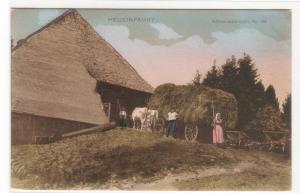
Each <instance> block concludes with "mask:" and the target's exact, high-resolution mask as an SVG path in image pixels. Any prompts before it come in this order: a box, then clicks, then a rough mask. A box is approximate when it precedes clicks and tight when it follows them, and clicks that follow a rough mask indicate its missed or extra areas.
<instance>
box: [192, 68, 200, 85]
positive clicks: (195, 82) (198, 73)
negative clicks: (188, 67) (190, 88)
mask: <svg viewBox="0 0 300 193" xmlns="http://www.w3.org/2000/svg"><path fill="white" fill-rule="evenodd" d="M192 82H193V85H195V86H200V85H201V74H200V72H199V70H197V71H196V74H195V76H194V79H193V81H192Z"/></svg>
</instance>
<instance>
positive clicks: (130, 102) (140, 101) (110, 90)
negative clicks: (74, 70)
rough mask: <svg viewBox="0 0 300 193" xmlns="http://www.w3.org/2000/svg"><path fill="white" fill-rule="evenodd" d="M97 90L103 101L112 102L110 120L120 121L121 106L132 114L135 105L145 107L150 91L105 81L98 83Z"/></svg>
mask: <svg viewBox="0 0 300 193" xmlns="http://www.w3.org/2000/svg"><path fill="white" fill-rule="evenodd" d="M96 90H97V92H98V93H99V94H100V96H101V99H102V102H103V103H111V113H110V115H111V116H110V121H118V118H119V111H120V107H124V108H125V110H126V112H127V114H128V115H131V113H132V111H133V110H134V108H135V107H145V106H146V105H147V102H148V100H149V98H150V96H151V94H150V93H145V92H140V91H136V90H132V89H127V88H124V87H121V86H116V85H112V84H108V83H104V82H98V83H97V88H96Z"/></svg>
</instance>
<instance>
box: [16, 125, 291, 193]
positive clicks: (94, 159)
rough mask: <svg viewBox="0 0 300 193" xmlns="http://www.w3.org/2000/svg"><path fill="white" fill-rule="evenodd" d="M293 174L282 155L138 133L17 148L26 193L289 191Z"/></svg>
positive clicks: (19, 184)
mask: <svg viewBox="0 0 300 193" xmlns="http://www.w3.org/2000/svg"><path fill="white" fill-rule="evenodd" d="M274 160H275V161H274ZM258 166H260V167H258ZM253 168H258V170H257V171H256V170H253ZM289 168H290V163H289V161H288V160H286V159H285V158H283V156H282V155H279V154H276V155H275V154H270V153H264V152H247V151H243V150H234V149H221V148H217V147H215V146H213V145H211V144H199V143H189V142H185V141H182V140H176V139H171V138H165V137H162V136H160V135H158V134H152V133H145V132H140V131H135V130H132V129H124V130H121V129H114V130H110V131H107V132H104V133H94V134H89V135H83V136H78V137H74V138H70V139H65V140H62V141H59V142H56V143H53V144H46V145H21V146H13V147H12V187H14V188H22V189H159V190H161V189H171V190H211V189H222V190H227V189H237V190H239V189H247V188H251V187H252V186H253V185H255V184H256V185H258V187H260V189H269V188H270V189H272V190H273V189H274V190H279V189H280V190H281V189H284V190H286V189H289V186H290V173H289V172H290V171H289ZM208 174H209V175H208ZM273 176H275V177H273ZM234 179H236V180H234ZM253 182H257V183H254V184H253Z"/></svg>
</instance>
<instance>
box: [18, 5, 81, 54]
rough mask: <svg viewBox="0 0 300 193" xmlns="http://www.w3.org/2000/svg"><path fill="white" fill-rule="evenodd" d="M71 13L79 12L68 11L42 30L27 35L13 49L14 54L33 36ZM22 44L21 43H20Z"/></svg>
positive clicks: (74, 10)
mask: <svg viewBox="0 0 300 193" xmlns="http://www.w3.org/2000/svg"><path fill="white" fill-rule="evenodd" d="M70 13H77V14H78V11H77V10H76V9H68V10H67V11H65V12H64V13H63V14H61V15H59V16H58V17H56V18H54V19H53V20H51V21H50V22H48V23H47V24H45V25H44V26H42V27H41V28H40V29H38V30H36V31H34V32H32V33H31V34H29V35H27V36H26V37H25V38H23V39H20V40H19V41H18V42H17V45H16V46H15V47H13V49H12V52H13V51H15V50H16V49H17V48H19V47H20V46H22V45H23V44H24V43H25V42H27V40H28V39H29V38H31V37H32V36H34V35H35V34H38V33H39V32H41V31H43V30H44V29H45V28H47V27H49V26H50V25H52V24H53V23H55V22H58V21H60V20H61V19H63V18H64V17H65V16H67V15H68V14H70ZM19 42H20V43H19Z"/></svg>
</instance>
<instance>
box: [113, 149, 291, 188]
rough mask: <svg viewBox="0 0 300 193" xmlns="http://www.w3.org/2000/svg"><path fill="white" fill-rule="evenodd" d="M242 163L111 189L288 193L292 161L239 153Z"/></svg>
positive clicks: (172, 175) (260, 153)
mask: <svg viewBox="0 0 300 193" xmlns="http://www.w3.org/2000/svg"><path fill="white" fill-rule="evenodd" d="M239 156H240V158H242V160H241V162H239V163H238V164H235V165H230V166H226V167H220V166H211V167H207V168H203V169H197V170H195V171H193V172H180V173H176V172H169V173H168V174H167V175H165V176H164V177H162V178H160V179H156V180H153V181H151V182H147V183H143V182H137V183H135V182H132V181H123V182H118V183H117V184H114V185H113V184H111V186H110V187H109V189H115V190H117V189H122V190H124V189H125V190H289V189H290V162H289V160H287V159H285V158H284V156H283V155H281V154H276V153H269V152H246V151H242V150H241V151H240V152H239Z"/></svg>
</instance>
